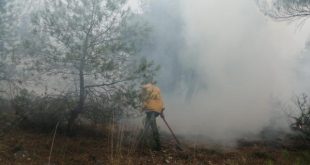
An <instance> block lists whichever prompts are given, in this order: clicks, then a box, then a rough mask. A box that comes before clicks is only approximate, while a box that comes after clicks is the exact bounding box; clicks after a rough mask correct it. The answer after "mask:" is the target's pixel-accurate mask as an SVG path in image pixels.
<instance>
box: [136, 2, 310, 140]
mask: <svg viewBox="0 0 310 165" xmlns="http://www.w3.org/2000/svg"><path fill="white" fill-rule="evenodd" d="M145 12H146V19H147V20H148V22H149V24H150V25H151V27H152V34H151V37H150V40H149V44H146V45H145V47H144V49H143V51H142V54H145V55H146V56H148V57H150V58H152V59H154V61H155V62H156V63H158V64H159V65H161V70H160V71H159V73H158V79H157V80H158V84H159V86H160V87H161V89H162V94H163V97H164V100H165V106H166V111H165V114H166V116H167V119H168V121H169V122H171V125H172V127H173V128H174V129H175V131H176V132H177V133H178V134H183V135H193V136H194V137H197V136H203V137H206V138H209V139H210V140H215V141H217V142H233V141H234V140H236V139H238V138H244V137H245V136H246V135H248V134H256V133H259V132H260V131H262V130H263V129H264V128H265V127H267V126H270V125H272V126H273V128H276V129H277V130H284V131H285V130H288V125H289V122H288V121H287V116H285V115H286V114H285V113H283V111H284V109H283V107H281V106H280V105H283V104H282V103H284V104H290V103H289V102H291V101H292V97H293V96H294V95H298V94H300V93H301V92H308V89H309V88H308V89H307V88H306V86H307V85H306V84H309V79H308V78H307V77H309V73H307V70H309V69H308V67H307V65H306V64H307V62H306V61H307V60H306V59H309V58H308V57H307V56H309V53H307V49H306V47H307V44H306V41H307V38H308V36H309V31H308V30H307V27H309V26H308V25H307V24H305V25H304V28H303V29H304V30H302V29H298V28H296V26H295V25H294V24H293V25H292V24H287V23H283V22H282V23H279V22H274V21H272V20H271V19H269V18H267V17H266V16H264V15H263V14H262V13H261V12H260V11H259V9H258V7H257V6H256V4H255V1H249V0H235V1H218V0H195V1H192V0H182V1H165V0H156V1H155V0H154V1H151V2H150V4H149V5H148V8H147V10H146V11H145ZM308 61H309V60H308ZM307 79H308V80H307ZM160 124H161V128H162V129H165V126H164V125H163V123H162V122H160Z"/></svg>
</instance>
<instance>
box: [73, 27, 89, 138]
mask: <svg viewBox="0 0 310 165" xmlns="http://www.w3.org/2000/svg"><path fill="white" fill-rule="evenodd" d="M91 30H92V26H90V28H89V29H88V31H87V33H86V37H85V40H84V44H83V48H82V54H81V58H80V66H79V79H80V93H79V94H80V95H79V102H78V105H77V107H76V108H74V110H73V111H71V114H70V119H69V121H68V129H69V132H72V131H73V127H74V125H75V120H76V119H77V118H78V116H79V114H80V113H81V112H82V111H83V109H84V103H85V98H86V95H85V85H84V67H85V57H87V55H88V50H87V49H88V39H89V37H90V36H89V35H90V32H91Z"/></svg>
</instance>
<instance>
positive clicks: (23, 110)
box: [11, 89, 74, 131]
mask: <svg viewBox="0 0 310 165" xmlns="http://www.w3.org/2000/svg"><path fill="white" fill-rule="evenodd" d="M11 102H12V105H13V109H14V110H15V113H16V115H17V116H19V117H21V118H22V119H23V122H22V123H21V125H22V126H30V127H32V128H34V129H39V130H45V131H48V130H50V129H52V128H54V127H55V125H56V123H57V122H60V123H65V122H67V118H68V112H69V110H70V109H71V108H72V107H73V106H74V102H73V100H71V99H69V97H68V96H47V95H45V96H40V95H37V94H36V93H34V92H29V91H28V90H26V89H23V90H21V91H20V93H19V94H18V95H17V96H16V97H15V98H14V99H13V100H12V101H11Z"/></svg>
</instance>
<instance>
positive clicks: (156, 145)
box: [143, 111, 161, 150]
mask: <svg viewBox="0 0 310 165" xmlns="http://www.w3.org/2000/svg"><path fill="white" fill-rule="evenodd" d="M157 116H159V113H158V112H153V111H147V112H146V120H145V124H144V130H143V132H144V133H143V134H148V132H149V129H150V128H151V131H152V135H153V138H152V139H153V143H152V144H153V145H152V148H153V149H155V150H160V148H161V147H160V138H159V132H158V128H157V124H156V117H157ZM143 136H145V135H143ZM150 140H151V139H150Z"/></svg>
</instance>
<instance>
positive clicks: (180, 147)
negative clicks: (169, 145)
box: [160, 115, 184, 151]
mask: <svg viewBox="0 0 310 165" xmlns="http://www.w3.org/2000/svg"><path fill="white" fill-rule="evenodd" d="M160 117H161V118H162V119H163V121H164V123H165V124H166V126H167V127H168V129H169V131H170V133H171V134H172V136H173V138H174V140H175V142H176V143H177V144H176V148H177V149H178V150H182V151H183V150H184V149H183V147H182V145H181V143H180V141H179V139H178V138H177V137H176V136H175V134H174V132H173V131H172V129H171V127H170V126H169V124H168V122H167V121H166V119H165V116H164V115H160Z"/></svg>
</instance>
